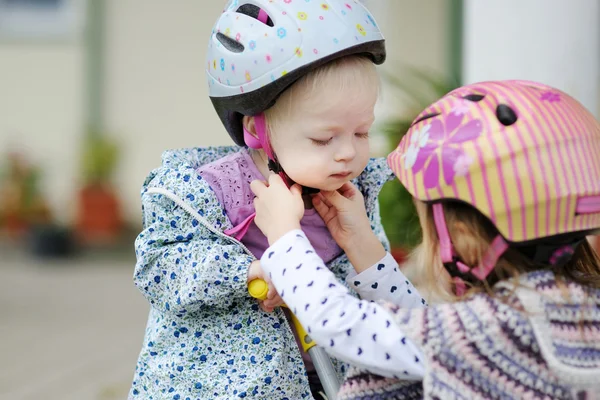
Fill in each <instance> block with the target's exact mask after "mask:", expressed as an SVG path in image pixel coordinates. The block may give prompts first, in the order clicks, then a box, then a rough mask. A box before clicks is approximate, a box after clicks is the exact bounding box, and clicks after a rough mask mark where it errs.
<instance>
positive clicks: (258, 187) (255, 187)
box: [250, 179, 267, 197]
mask: <svg viewBox="0 0 600 400" xmlns="http://www.w3.org/2000/svg"><path fill="white" fill-rule="evenodd" d="M266 188H267V183H266V182H263V181H260V180H258V179H256V180H254V181H252V182H250V190H252V193H254V195H255V196H256V197H260V194H261V193H263V192H264V190H265V189H266Z"/></svg>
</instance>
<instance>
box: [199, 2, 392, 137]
mask: <svg viewBox="0 0 600 400" xmlns="http://www.w3.org/2000/svg"><path fill="white" fill-rule="evenodd" d="M350 54H365V55H367V56H369V57H370V58H371V59H372V60H373V62H374V63H375V64H381V63H383V61H384V60H385V46H384V39H383V36H382V34H381V31H380V30H379V27H378V26H377V23H376V22H375V20H374V19H373V17H372V16H371V14H370V13H369V11H368V10H367V9H366V8H365V7H364V6H363V5H362V4H361V3H360V2H359V1H358V0H247V1H244V0H230V1H229V2H228V3H227V6H226V7H225V10H224V11H223V13H222V14H221V15H220V16H219V19H218V20H217V22H216V24H215V26H214V28H213V30H212V34H211V37H210V41H209V46H208V55H207V68H206V73H207V76H208V84H209V94H210V98H211V100H212V102H213V105H214V107H215V109H216V111H217V113H218V114H219V117H220V118H221V120H222V121H223V124H224V125H225V128H226V129H227V131H228V132H229V134H230V136H231V137H232V139H233V140H234V141H235V142H236V143H237V144H238V145H242V146H243V145H244V137H243V131H242V123H241V119H242V117H243V116H244V115H257V114H259V113H261V112H263V111H265V110H266V109H267V108H269V107H271V106H272V105H273V104H274V102H275V100H276V99H277V97H278V96H279V95H280V94H281V93H282V92H283V91H284V90H285V89H286V88H288V87H289V86H290V85H291V84H292V83H294V82H295V81H296V80H298V79H299V78H301V77H302V76H303V75H305V74H306V73H307V72H308V71H310V70H312V69H314V68H316V67H318V66H320V65H323V64H325V63H327V62H329V61H331V60H334V59H336V58H340V57H343V56H346V55H350Z"/></svg>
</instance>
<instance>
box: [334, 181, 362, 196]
mask: <svg viewBox="0 0 600 400" xmlns="http://www.w3.org/2000/svg"><path fill="white" fill-rule="evenodd" d="M337 191H338V193H340V194H341V195H342V196H344V197H345V198H347V199H352V197H354V195H355V194H356V193H358V189H356V186H354V184H353V183H352V182H346V183H344V184H343V185H342V187H341V188H339V189H338V190H337Z"/></svg>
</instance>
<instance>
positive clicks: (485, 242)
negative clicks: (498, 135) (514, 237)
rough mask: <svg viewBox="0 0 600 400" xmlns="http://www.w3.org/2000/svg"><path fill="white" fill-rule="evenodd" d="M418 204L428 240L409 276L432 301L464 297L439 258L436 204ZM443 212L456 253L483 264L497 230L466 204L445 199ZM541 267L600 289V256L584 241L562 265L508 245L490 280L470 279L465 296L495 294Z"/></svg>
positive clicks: (412, 260) (418, 251) (560, 277)
mask: <svg viewBox="0 0 600 400" xmlns="http://www.w3.org/2000/svg"><path fill="white" fill-rule="evenodd" d="M415 204H416V208H417V213H418V215H419V219H420V222H421V227H422V228H423V229H422V230H423V240H422V243H421V244H420V245H419V246H418V247H417V248H416V249H415V251H414V252H413V253H412V254H411V256H410V258H409V262H408V264H409V265H410V267H409V273H408V274H407V276H409V279H412V280H414V282H413V283H414V284H415V285H416V286H419V289H420V290H422V291H423V292H424V293H423V292H422V293H421V294H422V295H424V296H426V297H428V298H429V299H430V302H434V303H435V302H442V301H444V302H447V301H456V300H459V298H458V297H457V296H455V295H454V293H453V292H454V290H453V283H452V280H451V277H450V275H449V274H448V273H447V272H446V269H445V268H444V266H443V264H442V262H441V260H440V258H439V240H438V235H437V231H436V228H435V221H434V218H433V207H432V205H430V204H425V203H423V202H421V201H418V200H415ZM444 215H445V218H446V224H447V226H448V232H449V234H450V239H451V241H452V244H453V246H454V250H455V251H456V254H457V256H458V257H459V258H460V259H461V260H462V261H463V262H464V263H465V264H467V265H471V266H474V265H478V264H479V262H480V260H481V259H482V257H483V255H484V254H485V253H486V252H487V250H488V248H489V246H490V243H491V242H492V240H493V239H494V238H495V237H496V236H497V235H498V230H497V229H496V228H495V227H494V226H493V225H492V223H491V222H490V221H489V220H488V219H487V218H486V217H484V216H483V214H481V213H480V212H479V211H477V210H475V209H474V208H473V207H471V206H469V205H467V204H463V203H458V202H446V203H444ZM540 269H549V270H551V271H553V272H554V274H555V275H556V277H557V280H558V281H559V283H560V282H561V281H571V282H575V283H578V284H580V285H582V286H584V287H587V288H591V289H600V259H599V258H598V255H597V254H596V252H595V251H594V249H593V248H592V247H591V245H590V244H589V242H588V241H587V240H585V241H584V242H582V243H581V244H580V245H579V246H578V247H577V249H576V250H575V254H574V255H573V257H572V258H571V260H570V261H569V262H567V263H566V264H565V265H562V266H552V267H551V266H545V265H539V264H536V263H534V262H533V261H532V260H531V259H530V258H528V257H526V256H525V255H523V254H522V253H521V252H519V251H518V250H515V249H513V248H509V249H508V250H507V251H506V252H505V253H504V254H503V255H502V257H500V259H499V260H498V263H497V264H496V267H495V268H494V270H493V271H492V273H490V275H489V276H488V277H487V279H486V280H485V281H481V282H476V283H474V284H471V285H469V284H467V285H468V286H470V288H469V290H468V291H467V293H466V294H465V296H471V295H473V294H475V293H482V292H483V293H487V294H488V295H490V296H494V292H493V291H492V287H493V286H494V285H495V284H496V283H497V282H499V281H502V280H505V279H510V278H516V277H518V276H519V275H521V274H523V273H527V272H532V271H536V270H540Z"/></svg>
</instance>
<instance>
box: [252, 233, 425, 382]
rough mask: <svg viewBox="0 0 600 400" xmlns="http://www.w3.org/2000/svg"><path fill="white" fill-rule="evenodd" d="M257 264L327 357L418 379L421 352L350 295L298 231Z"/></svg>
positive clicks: (377, 311)
mask: <svg viewBox="0 0 600 400" xmlns="http://www.w3.org/2000/svg"><path fill="white" fill-rule="evenodd" d="M261 265H262V267H263V269H264V270H265V271H266V273H267V274H269V276H270V278H271V281H272V282H273V284H274V285H275V287H276V288H277V290H278V292H279V294H280V295H281V297H282V298H283V300H284V301H285V303H286V304H287V305H288V307H290V309H291V310H292V312H293V313H294V314H295V315H296V316H297V317H298V319H299V320H300V322H301V323H302V325H303V326H304V328H305V329H306V331H307V332H308V334H309V335H310V336H311V337H312V339H313V340H315V342H316V343H318V344H319V345H320V346H322V347H323V348H324V349H325V350H326V351H327V352H328V353H329V354H331V355H332V356H334V357H336V358H339V359H340V360H344V361H346V362H348V363H350V364H353V365H356V366H358V367H360V368H363V369H366V370H368V371H370V372H372V373H375V374H378V375H382V376H386V377H397V378H400V379H407V380H420V379H423V376H424V365H423V362H422V360H423V357H422V353H421V350H420V349H419V348H418V347H417V346H416V345H415V344H414V343H413V342H412V341H410V340H409V339H407V338H406V337H405V335H404V333H403V332H402V330H401V329H400V328H399V327H398V326H397V325H395V324H394V323H393V322H392V318H391V316H390V315H389V314H388V312H387V311H386V310H385V309H384V308H383V307H382V306H380V305H379V304H377V303H375V302H372V301H369V300H359V299H356V298H354V297H353V296H352V295H350V293H349V291H348V289H347V288H346V287H345V286H343V285H342V284H341V283H340V282H338V281H337V279H336V278H335V276H334V275H333V273H332V272H331V271H329V270H328V269H327V267H326V266H325V264H324V263H323V260H321V258H320V257H319V256H318V255H317V254H316V253H315V251H314V249H313V247H312V245H311V244H310V242H309V241H308V239H307V238H306V236H305V235H304V233H303V232H302V231H301V230H295V231H291V232H289V233H287V234H286V235H285V236H283V237H282V238H280V239H279V240H278V241H277V242H276V243H275V244H274V245H273V246H271V247H269V248H268V249H267V251H265V253H264V255H263V256H262V258H261ZM398 284H400V283H398ZM359 286H360V285H359Z"/></svg>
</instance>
